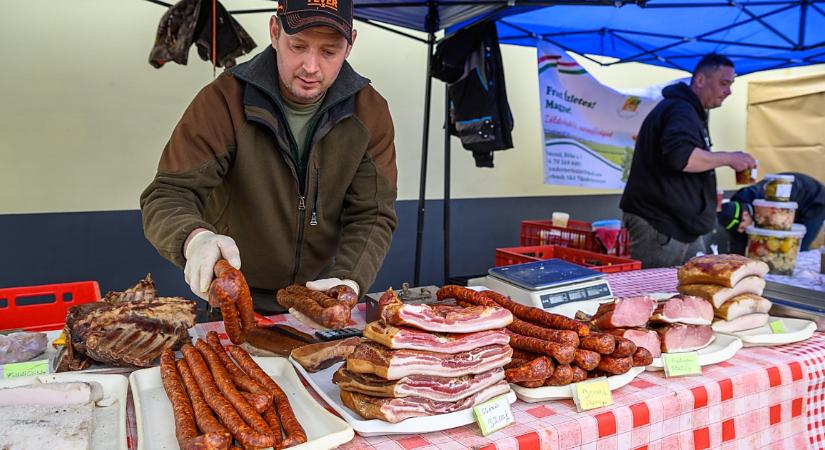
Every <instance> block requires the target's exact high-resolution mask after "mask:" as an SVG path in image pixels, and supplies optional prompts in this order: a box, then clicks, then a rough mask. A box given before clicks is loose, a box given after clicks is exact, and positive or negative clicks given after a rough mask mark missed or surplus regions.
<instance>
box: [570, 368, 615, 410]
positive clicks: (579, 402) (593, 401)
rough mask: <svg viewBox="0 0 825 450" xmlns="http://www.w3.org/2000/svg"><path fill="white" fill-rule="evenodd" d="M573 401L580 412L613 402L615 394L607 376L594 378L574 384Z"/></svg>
mask: <svg viewBox="0 0 825 450" xmlns="http://www.w3.org/2000/svg"><path fill="white" fill-rule="evenodd" d="M573 401H574V402H575V403H576V408H578V410H579V412H581V411H587V410H588V409H596V408H601V407H602V406H607V405H612V404H613V394H612V393H611V392H610V385H609V384H607V378H604V377H601V378H594V379H592V380H588V381H582V382H580V383H576V384H574V385H573Z"/></svg>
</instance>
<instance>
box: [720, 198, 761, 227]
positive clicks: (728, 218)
mask: <svg viewBox="0 0 825 450" xmlns="http://www.w3.org/2000/svg"><path fill="white" fill-rule="evenodd" d="M743 211H747V212H748V213H749V214H750V215H751V216H753V206H751V204H750V203H745V202H738V201H735V200H734V201H730V202H726V203H723V204H722V210H721V211H719V212H718V213H717V214H716V220H717V221H718V222H719V225H721V226H722V227H724V228H725V229H726V230H733V229H735V228H736V227H738V226H739V223H740V222H741V221H742V212H743Z"/></svg>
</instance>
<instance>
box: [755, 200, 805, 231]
mask: <svg viewBox="0 0 825 450" xmlns="http://www.w3.org/2000/svg"><path fill="white" fill-rule="evenodd" d="M797 206H798V205H797V204H796V202H771V201H768V200H763V199H761V198H759V199H756V200H754V201H753V221H754V222H755V223H756V226H757V227H759V228H769V229H771V230H782V231H789V230H790V229H791V226H792V225H793V220H794V217H795V216H796V208H797Z"/></svg>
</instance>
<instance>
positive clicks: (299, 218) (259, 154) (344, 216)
mask: <svg viewBox="0 0 825 450" xmlns="http://www.w3.org/2000/svg"><path fill="white" fill-rule="evenodd" d="M277 80H278V74H277V65H276V62H275V51H274V50H273V49H272V48H271V47H270V48H267V49H266V50H265V51H263V52H261V53H260V54H258V55H257V56H256V57H255V58H253V59H252V60H250V61H248V62H246V63H244V64H240V65H238V66H236V67H234V68H233V69H231V70H230V71H228V72H225V73H223V74H222V75H220V76H219V77H218V78H217V79H216V80H215V81H213V82H212V83H210V84H209V85H207V86H206V87H205V88H203V89H202V90H201V91H200V93H199V94H198V95H197V96H196V97H195V99H194V100H193V101H192V103H191V104H190V105H189V107H188V108H187V110H186V111H185V112H184V114H183V117H182V118H181V120H180V122H178V124H177V126H176V127H175V130H174V132H173V133H172V136H171V138H170V139H169V142H168V143H167V144H166V148H165V149H164V151H163V155H162V156H161V159H160V163H159V165H158V171H157V174H156V175H155V178H154V180H153V181H152V183H151V184H150V185H149V186H148V187H147V188H146V190H145V191H144V192H143V194H142V195H141V198H140V205H141V212H142V214H143V229H144V233H145V235H146V237H147V239H149V241H150V242H151V243H152V244H153V245H154V246H155V247H156V248H157V250H158V252H160V254H161V255H162V256H163V257H165V258H166V259H168V260H170V261H172V262H173V263H175V264H176V265H178V266H183V265H184V263H185V259H184V257H183V243H184V241H185V240H186V237H187V236H188V235H189V233H190V232H191V231H192V230H193V229H195V228H198V227H202V228H206V229H208V230H211V231H213V232H215V233H219V234H224V235H227V236H231V237H232V238H233V239H234V240H235V242H236V243H237V244H238V248H239V249H240V252H241V261H242V266H241V270H242V272H243V273H244V276H245V277H246V279H247V281H248V283H249V285H250V286H251V287H253V288H259V289H268V290H269V289H279V288H282V287H285V286H287V285H289V284H292V283H304V282H306V281H308V280H314V279H317V278H321V277H339V278H349V279H352V280H355V281H356V282H357V283H358V285H359V286H360V287H361V291H362V292H366V291H367V289H369V287H370V285H371V284H372V282H373V281H374V280H375V276H376V273H377V272H378V269H379V268H380V267H381V263H382V262H383V260H384V257H385V256H386V253H387V250H388V248H389V245H390V241H391V237H392V232H393V230H394V229H395V226H396V223H397V218H396V214H395V208H394V203H395V199H396V194H397V188H396V178H397V169H396V165H395V145H394V142H393V141H394V130H393V124H392V118H391V117H390V112H389V108H388V106H387V102H386V100H384V98H383V97H381V95H380V94H378V92H377V91H376V90H375V89H373V87H372V86H370V84H369V80H367V79H366V78H363V77H361V76H360V75H358V74H357V73H355V71H354V70H353V69H352V67H351V66H350V65H349V64H348V63H346V62H345V63H344V66H343V67H342V68H341V71H340V74H339V76H338V78H337V79H336V81H335V82H334V83H333V84H332V86H331V87H330V89H329V91H328V92H327V94H326V96H325V98H324V101H323V103H322V105H321V107H320V109H319V110H318V113H317V115H316V116H315V118H313V119H312V121H311V122H310V125H309V127H310V128H309V132H308V133H307V139H308V144H310V145H307V146H306V148H307V149H308V151H306V152H304V155H303V158H301V159H300V160H298V158H297V154H298V152H297V146H296V144H295V142H294V138H293V137H292V133H291V132H290V131H289V127H288V125H287V123H286V121H285V119H284V115H283V111H284V108H283V105H282V102H281V96H280V92H279V87H278V81H277Z"/></svg>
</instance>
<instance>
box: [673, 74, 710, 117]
mask: <svg viewBox="0 0 825 450" xmlns="http://www.w3.org/2000/svg"><path fill="white" fill-rule="evenodd" d="M662 97H664V98H668V99H679V100H684V101H686V102H688V103H690V105H691V106H693V109H695V110H696V112H697V113H698V114H699V117H700V118H701V119H702V121H703V122H707V120H708V112H707V110H706V109H705V107H704V106H702V102H701V101H699V97H698V96H697V95H696V93H695V92H693V90H692V89H691V88H690V86H688V85H687V84H685V83H683V82H679V83H676V84H671V85H670V86H667V87H665V88H664V89H662Z"/></svg>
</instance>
